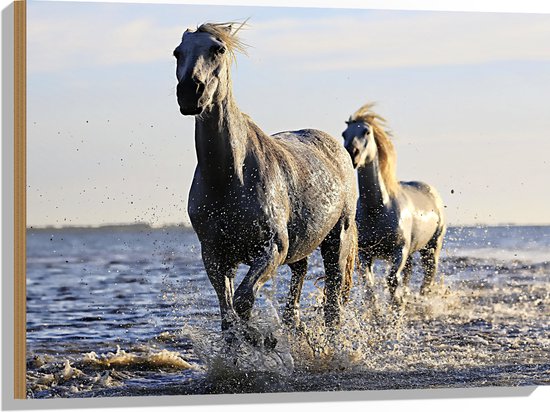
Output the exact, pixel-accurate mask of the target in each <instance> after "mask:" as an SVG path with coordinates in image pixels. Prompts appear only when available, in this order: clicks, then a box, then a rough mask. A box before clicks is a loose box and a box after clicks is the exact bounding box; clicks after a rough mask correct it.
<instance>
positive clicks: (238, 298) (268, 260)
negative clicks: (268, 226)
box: [233, 242, 281, 349]
mask: <svg viewBox="0 0 550 412" xmlns="http://www.w3.org/2000/svg"><path fill="white" fill-rule="evenodd" d="M280 264H281V253H280V252H279V246H278V245H277V244H276V243H275V242H273V243H271V244H270V245H268V246H267V247H266V248H265V254H264V255H262V256H260V258H258V259H257V260H256V261H255V262H254V263H252V265H251V266H250V269H249V270H248V272H247V274H246V275H245V277H244V278H243V280H242V281H241V284H240V285H239V287H238V288H237V291H236V292H235V296H234V298H233V304H234V306H235V310H236V312H237V314H238V315H239V317H240V318H241V319H242V320H244V321H245V322H248V321H249V320H250V315H251V313H252V307H253V306H254V302H255V300H256V293H257V292H258V290H259V289H260V288H261V287H262V286H263V284H264V283H265V282H267V281H268V280H269V279H270V278H271V277H272V276H273V275H274V274H275V272H276V271H277V267H278V266H279V265H280ZM243 332H244V337H245V339H246V340H248V341H249V342H250V343H252V344H253V345H256V346H257V345H259V344H260V342H262V341H263V344H264V346H265V347H267V348H270V349H273V348H274V347H275V345H276V344H277V340H276V339H275V338H274V337H273V336H271V335H269V336H267V337H265V338H263V337H262V336H261V334H260V332H259V331H258V330H256V329H255V328H254V327H252V326H251V325H246V328H245V330H243Z"/></svg>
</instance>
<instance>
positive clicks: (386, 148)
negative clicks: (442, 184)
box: [342, 104, 446, 306]
mask: <svg viewBox="0 0 550 412" xmlns="http://www.w3.org/2000/svg"><path fill="white" fill-rule="evenodd" d="M372 106H373V104H366V105H364V106H362V107H361V108H360V109H359V110H357V112H355V113H354V114H353V115H352V116H351V117H350V119H349V120H348V121H347V122H346V123H347V125H348V126H347V128H346V130H345V131H344V132H343V133H342V136H343V137H344V146H345V147H346V149H347V151H348V153H349V154H350V156H351V159H352V162H353V166H354V167H356V168H357V174H358V180H359V202H358V204H357V230H358V232H359V233H358V236H359V259H360V262H361V266H362V270H364V271H365V276H366V278H367V280H368V282H369V283H370V284H372V282H373V273H372V267H373V262H374V260H375V259H382V260H385V261H388V262H389V263H390V265H391V267H390V271H389V274H388V277H387V283H388V287H389V290H390V293H391V295H392V300H393V303H394V305H396V306H400V305H401V296H400V294H398V295H399V296H397V295H396V290H397V288H398V285H399V284H402V285H403V286H405V287H408V284H409V279H410V275H411V271H412V254H413V253H414V252H416V251H418V252H420V257H421V261H422V265H423V267H424V271H425V276H424V281H423V283H422V286H421V294H427V293H428V292H429V291H430V288H432V286H433V283H434V277H435V274H436V272H437V267H438V261H439V254H440V252H441V247H442V244H443V237H444V236H445V230H446V225H445V219H444V216H443V204H442V201H441V198H440V196H439V194H438V193H437V191H436V190H435V189H434V188H433V187H432V186H430V185H428V184H426V183H423V182H398V181H397V178H396V176H395V162H396V156H395V151H394V147H393V144H392V142H391V140H390V138H389V133H388V132H387V131H386V130H384V127H383V126H382V125H381V123H382V124H383V123H384V122H385V120H384V119H383V118H382V117H380V116H379V115H377V114H376V113H374V112H372V110H371V108H372ZM401 276H402V279H401Z"/></svg>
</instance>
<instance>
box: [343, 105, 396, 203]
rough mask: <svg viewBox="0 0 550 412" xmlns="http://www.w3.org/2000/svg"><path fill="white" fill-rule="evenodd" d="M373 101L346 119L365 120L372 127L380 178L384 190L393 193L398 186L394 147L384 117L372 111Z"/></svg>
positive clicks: (349, 121)
mask: <svg viewBox="0 0 550 412" xmlns="http://www.w3.org/2000/svg"><path fill="white" fill-rule="evenodd" d="M373 106H374V103H367V104H365V105H363V106H361V107H360V108H359V109H358V110H357V111H356V112H355V113H354V114H353V115H351V117H350V118H349V120H348V121H347V123H351V122H365V123H368V124H369V125H370V127H372V130H373V131H374V140H375V141H376V146H377V147H378V159H379V162H380V171H381V173H382V179H384V183H385V185H386V190H387V191H388V192H389V193H390V194H391V195H394V194H395V193H396V192H397V189H398V187H399V182H398V181H397V177H396V172H395V169H396V161H397V157H396V154H395V148H394V147H393V143H392V141H391V136H392V134H391V132H390V131H389V130H388V129H386V128H385V126H386V119H384V118H383V117H382V116H380V115H379V114H377V113H375V112H373V111H372V107H373Z"/></svg>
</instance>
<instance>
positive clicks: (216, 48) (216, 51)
mask: <svg viewBox="0 0 550 412" xmlns="http://www.w3.org/2000/svg"><path fill="white" fill-rule="evenodd" d="M210 50H211V51H212V53H214V54H224V53H225V50H226V49H225V46H212V48H211V49H210Z"/></svg>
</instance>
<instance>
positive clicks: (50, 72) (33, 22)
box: [27, 1, 550, 226]
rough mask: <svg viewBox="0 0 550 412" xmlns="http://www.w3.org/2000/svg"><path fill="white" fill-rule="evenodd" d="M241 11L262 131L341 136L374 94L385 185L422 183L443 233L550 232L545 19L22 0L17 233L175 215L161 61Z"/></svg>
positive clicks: (172, 116)
mask: <svg viewBox="0 0 550 412" xmlns="http://www.w3.org/2000/svg"><path fill="white" fill-rule="evenodd" d="M247 17H250V21H249V23H250V25H249V27H248V28H247V29H246V30H244V31H243V32H242V38H243V39H244V41H245V42H246V43H247V44H249V45H250V48H249V50H248V57H247V56H243V55H239V56H238V59H237V60H238V61H237V65H236V67H234V68H233V85H234V90H235V97H236V99H237V102H238V104H239V105H240V107H241V109H242V110H243V111H244V112H246V113H248V114H249V115H251V116H252V118H254V120H255V121H256V122H257V123H258V124H259V126H260V127H262V128H263V129H264V130H265V131H266V132H268V133H275V132H278V131H282V130H290V129H297V128H304V127H314V128H318V129H321V130H325V131H327V132H329V133H331V134H333V135H334V136H336V137H338V138H339V137H340V133H341V132H342V130H343V129H344V127H345V125H344V121H345V120H346V119H347V118H348V117H349V115H350V114H351V113H352V112H354V111H355V110H356V109H357V108H358V107H359V106H361V105H362V104H363V103H365V102H367V101H377V102H378V111H379V112H380V114H382V115H383V116H385V117H386V118H387V119H388V121H389V125H390V127H391V128H392V129H393V131H394V134H395V136H396V139H395V145H396V149H397V154H398V169H397V170H398V176H399V178H400V179H402V180H424V181H426V182H428V183H431V184H433V185H434V186H436V187H437V188H438V189H439V190H440V192H441V194H442V196H443V198H444V201H445V204H446V205H447V214H448V219H449V221H450V223H451V224H476V223H489V224H499V223H518V224H526V223H550V207H549V206H550V195H549V194H548V193H545V191H544V190H541V188H543V187H546V186H547V185H548V183H547V179H548V176H550V161H549V160H548V154H549V153H550V140H549V139H548V138H547V135H548V130H550V117H549V116H548V115H547V113H546V111H547V109H546V106H547V100H548V96H550V47H548V46H549V45H550V15H526V14H524V15H519V14H501V13H456V12H421V11H416V12H414V11H413V12H411V11H408V12H407V11H373V10H345V9H311V8H302V9H300V8H269V7H221V6H186V5H158V4H154V5H147V4H112V3H108V4H106V3H72V2H71V3H65V2H63V3H54V2H37V1H31V2H29V7H28V130H27V132H28V223H29V225H34V226H42V225H50V224H52V225H64V224H71V225H81V224H82V225H90V224H93V225H95V224H105V223H128V222H135V221H146V222H150V223H153V224H166V223H181V222H185V221H187V217H186V212H185V205H186V200H187V193H188V190H189V185H190V182H191V178H192V173H193V170H194V167H195V162H196V160H195V153H194V146H193V144H194V143H193V129H194V127H193V125H194V122H193V119H192V118H186V117H183V116H181V115H180V114H179V111H178V107H177V104H176V100H175V97H174V88H175V84H176V83H175V74H174V71H175V62H174V60H173V58H172V56H171V53H172V50H173V48H174V47H175V46H176V45H177V44H178V43H179V39H180V36H181V33H182V32H183V31H184V30H185V28H187V27H195V26H196V25H198V24H201V23H202V22H205V21H227V20H243V19H244V18H247ZM451 190H452V191H453V192H454V193H451Z"/></svg>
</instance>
